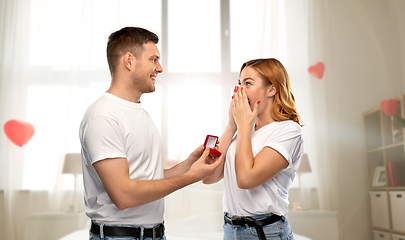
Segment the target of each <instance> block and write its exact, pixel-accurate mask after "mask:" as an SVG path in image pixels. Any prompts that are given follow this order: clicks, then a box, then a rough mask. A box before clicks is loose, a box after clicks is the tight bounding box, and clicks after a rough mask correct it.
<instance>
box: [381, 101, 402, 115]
mask: <svg viewBox="0 0 405 240" xmlns="http://www.w3.org/2000/svg"><path fill="white" fill-rule="evenodd" d="M380 107H381V110H383V112H384V113H385V114H387V115H388V116H394V115H395V113H396V112H397V108H398V101H397V100H395V99H389V100H384V101H382V102H381V103H380Z"/></svg>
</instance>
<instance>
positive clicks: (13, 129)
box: [4, 119, 35, 147]
mask: <svg viewBox="0 0 405 240" xmlns="http://www.w3.org/2000/svg"><path fill="white" fill-rule="evenodd" d="M4 132H5V133H6V135H7V137H8V138H9V139H10V140H11V141H12V142H13V143H14V144H15V145H17V146H20V147H22V146H24V145H25V144H26V143H27V142H28V141H29V140H30V139H31V137H32V136H33V135H34V132H35V131H34V126H32V124H31V123H29V122H23V121H18V120H15V119H13V120H9V121H7V122H6V123H5V124H4Z"/></svg>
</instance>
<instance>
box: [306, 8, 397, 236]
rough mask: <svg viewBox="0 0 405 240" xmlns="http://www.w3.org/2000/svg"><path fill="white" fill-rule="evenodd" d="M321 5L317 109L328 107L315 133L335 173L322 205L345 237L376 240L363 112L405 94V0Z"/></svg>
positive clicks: (314, 90)
mask: <svg viewBox="0 0 405 240" xmlns="http://www.w3.org/2000/svg"><path fill="white" fill-rule="evenodd" d="M318 3H320V2H319V1H318ZM322 4H325V7H324V9H325V10H326V11H328V12H327V13H326V16H328V17H327V18H326V21H327V22H326V23H325V25H326V26H327V32H326V38H327V39H328V42H327V47H328V48H327V49H326V51H327V54H326V56H327V59H325V63H326V71H325V75H324V79H323V80H322V81H324V82H323V83H322V84H324V86H323V87H322V88H321V87H318V86H316V85H315V84H314V85H313V87H314V88H313V91H312V93H313V94H320V95H324V96H326V97H325V102H324V103H317V102H316V101H315V102H314V106H313V107H314V108H315V109H316V107H317V106H319V107H322V108H321V109H320V110H324V111H326V113H325V114H324V115H326V116H327V117H326V118H325V119H321V120H316V121H318V122H320V121H326V122H323V123H322V124H321V126H323V128H322V129H321V130H318V132H317V133H316V134H317V135H319V136H320V139H318V141H319V142H318V143H319V146H318V148H322V144H323V143H322V142H327V146H326V147H327V150H326V151H325V150H318V153H319V155H321V156H323V157H325V158H328V160H330V162H329V165H328V164H326V167H329V168H331V169H336V172H334V173H333V174H331V176H329V177H330V179H328V181H330V182H331V184H332V186H333V187H334V189H333V190H332V191H331V193H330V195H331V196H329V199H330V201H329V202H327V203H325V202H322V201H321V208H322V206H328V207H330V208H332V209H335V210H337V211H338V223H339V236H340V239H341V240H349V239H372V237H371V234H370V233H371V229H370V225H369V223H370V222H369V218H370V214H369V206H368V204H369V203H368V201H369V200H368V185H367V182H366V180H367V176H366V174H367V173H366V165H365V152H364V149H365V143H364V142H365V136H364V131H363V120H362V113H363V112H366V111H367V110H369V109H371V108H374V107H377V106H379V104H380V102H381V101H382V100H385V99H389V98H394V97H397V96H399V95H401V94H404V90H405V88H404V87H405V86H404V84H403V82H404V81H405V73H404V71H403V69H405V68H404V66H405V44H404V42H405V37H404V36H405V21H404V20H405V17H404V15H405V1H401V0H392V1H380V0H357V1H351V0H350V1H349V0H347V1H322ZM316 90H319V91H324V92H316ZM320 115H323V114H320ZM314 118H315V119H316V116H315V117H314ZM319 131H323V132H319ZM321 169H322V168H321ZM322 194H323V193H322V192H320V195H322Z"/></svg>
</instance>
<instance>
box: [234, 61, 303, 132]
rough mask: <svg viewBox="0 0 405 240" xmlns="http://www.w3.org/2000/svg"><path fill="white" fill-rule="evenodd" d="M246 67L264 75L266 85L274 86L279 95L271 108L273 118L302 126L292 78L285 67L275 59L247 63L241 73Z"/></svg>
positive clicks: (276, 95) (275, 97)
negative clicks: (292, 86)
mask: <svg viewBox="0 0 405 240" xmlns="http://www.w3.org/2000/svg"><path fill="white" fill-rule="evenodd" d="M246 67H252V68H253V69H255V70H256V71H257V72H259V73H260V75H262V77H263V79H264V80H265V81H264V84H266V85H267V86H268V85H274V87H275V88H276V90H277V93H276V94H275V95H274V101H273V105H272V106H271V110H270V111H271V112H270V114H271V117H272V118H273V119H274V120H276V121H285V120H293V121H294V122H296V123H298V124H299V125H301V124H300V116H299V114H298V111H297V109H296V108H295V98H294V95H293V93H292V91H291V84H290V77H289V76H288V74H287V70H286V69H285V68H284V66H283V65H282V64H281V63H280V62H279V61H278V60H277V59H275V58H266V59H254V60H250V61H248V62H245V63H244V64H243V65H242V68H241V69H240V73H242V70H243V69H244V68H246Z"/></svg>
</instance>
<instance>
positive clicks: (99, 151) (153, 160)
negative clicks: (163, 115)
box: [80, 93, 164, 227]
mask: <svg viewBox="0 0 405 240" xmlns="http://www.w3.org/2000/svg"><path fill="white" fill-rule="evenodd" d="M80 141H81V144H82V167H83V184H84V200H85V207H86V214H87V216H88V217H89V218H91V219H92V220H93V221H95V222H98V223H103V224H129V225H138V226H144V227H150V226H153V225H155V224H158V223H162V222H163V212H164V206H163V202H164V201H163V199H160V200H157V201H154V202H151V203H148V204H145V205H142V206H138V207H133V208H127V209H125V210H120V209H118V208H117V207H116V206H115V204H114V203H113V202H112V201H111V199H110V197H109V196H108V194H107V192H106V190H105V188H104V186H103V184H102V183H101V181H100V178H99V177H98V175H97V173H96V171H95V170H94V168H93V166H92V164H94V163H95V162H97V161H100V160H104V159H108V158H126V159H127V160H128V166H129V176H130V178H131V180H152V179H162V178H163V177H164V173H163V156H162V146H163V143H162V138H161V136H160V134H159V132H158V130H157V128H156V126H155V124H154V123H153V121H152V119H151V118H150V116H149V114H148V113H147V112H146V111H145V110H144V109H143V108H142V106H141V104H140V103H133V102H129V101H126V100H123V99H121V98H118V97H116V96H115V95H112V94H110V93H104V94H103V95H102V96H101V97H100V98H99V99H98V100H97V101H96V102H94V103H93V104H92V105H91V106H90V107H89V108H88V109H87V111H86V113H85V115H84V117H83V120H82V123H81V125H80ZM142 197H144V196H139V198H142Z"/></svg>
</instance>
